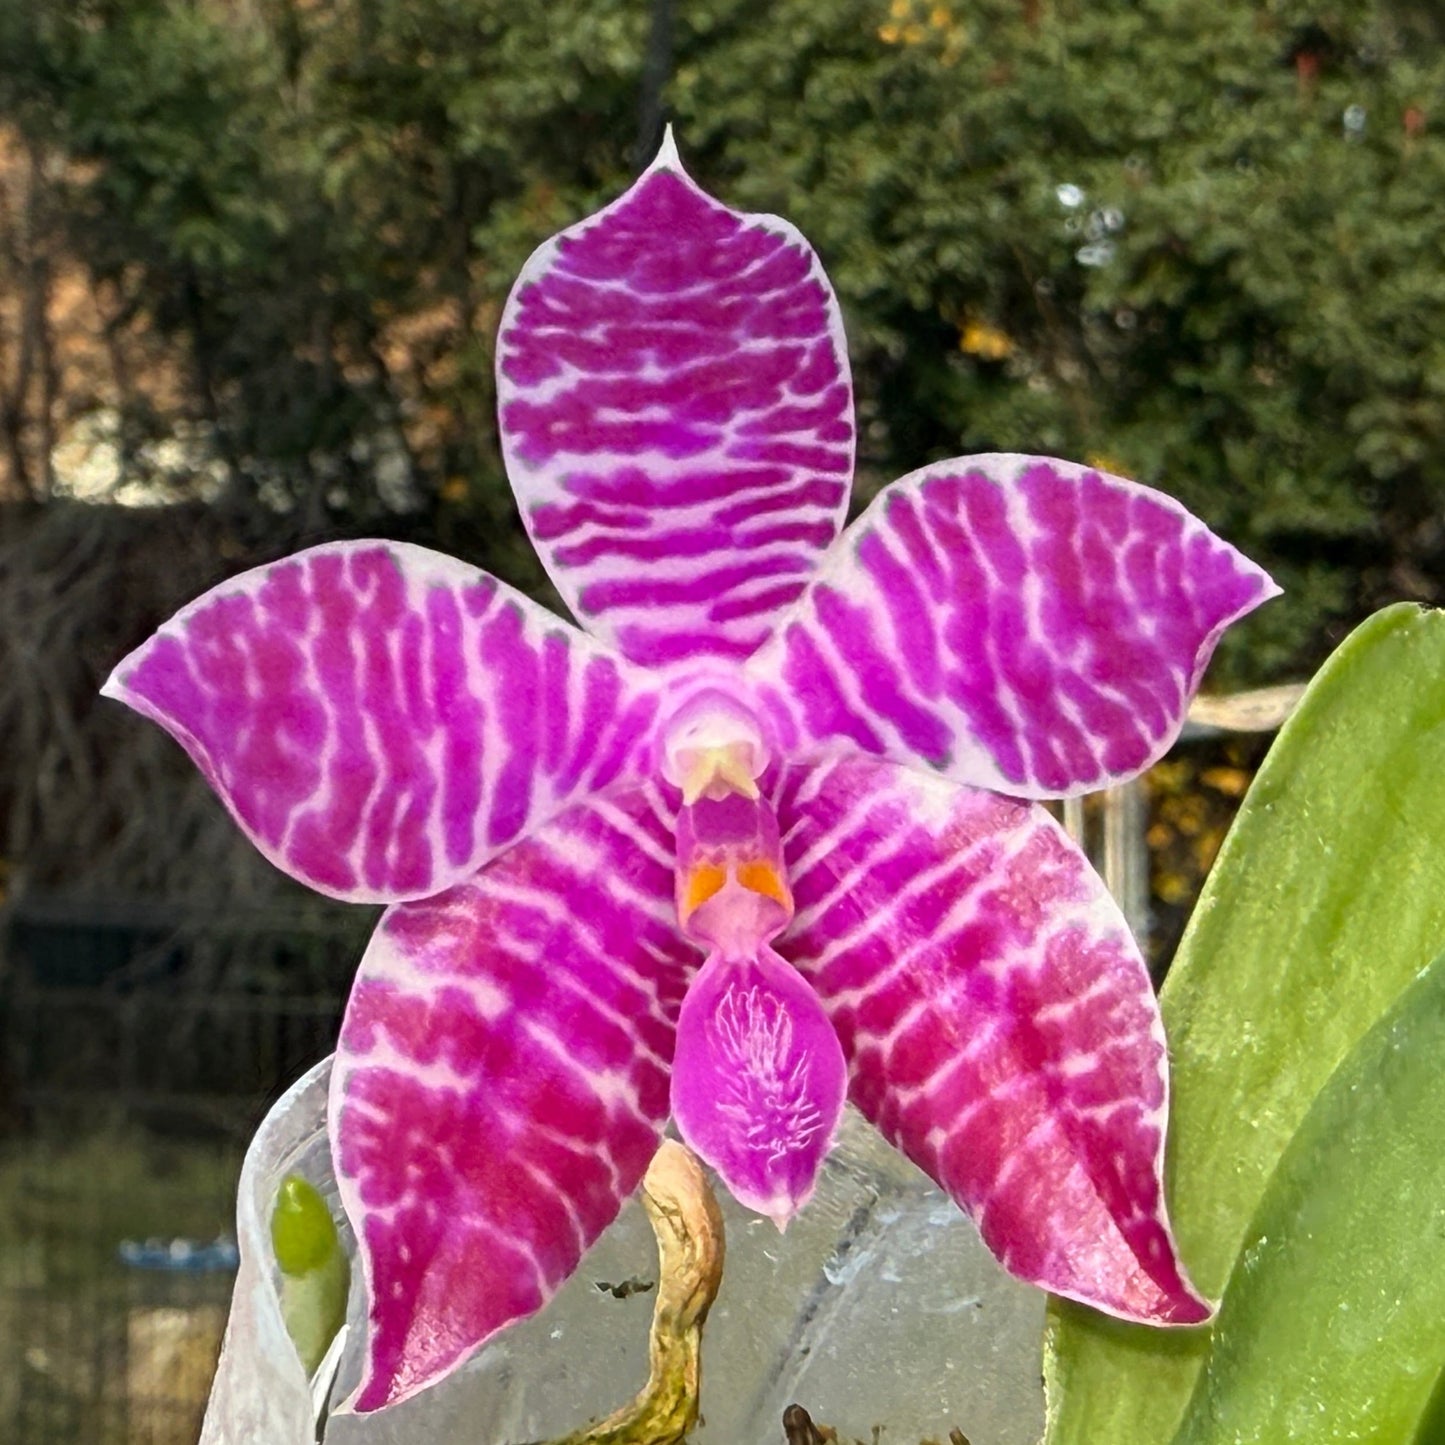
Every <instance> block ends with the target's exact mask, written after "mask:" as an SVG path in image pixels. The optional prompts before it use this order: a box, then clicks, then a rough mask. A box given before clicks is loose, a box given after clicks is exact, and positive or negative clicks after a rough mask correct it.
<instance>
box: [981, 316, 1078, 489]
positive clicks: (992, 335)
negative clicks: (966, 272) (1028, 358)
mask: <svg viewBox="0 0 1445 1445" xmlns="http://www.w3.org/2000/svg"><path fill="white" fill-rule="evenodd" d="M958 349H959V350H960V351H966V352H967V353H968V354H969V355H970V356H979V357H982V358H983V360H985V361H1002V360H1003V359H1004V357H1006V356H1008V355H1010V354H1011V353H1012V351H1013V349H1014V344H1013V338H1012V337H1010V336H1009V335H1008V333H1007V332H1004V331H1000V330H999V328H998V327H997V326H993V325H991V324H990V323H989V322H987V321H984V320H982V319H981V318H980V317H977V316H967V317H965V318H964V321H963V324H962V325H961V326H960V327H959V329H958ZM1090 465H1091V466H1092V465H1094V463H1093V460H1092V458H1091V459H1090Z"/></svg>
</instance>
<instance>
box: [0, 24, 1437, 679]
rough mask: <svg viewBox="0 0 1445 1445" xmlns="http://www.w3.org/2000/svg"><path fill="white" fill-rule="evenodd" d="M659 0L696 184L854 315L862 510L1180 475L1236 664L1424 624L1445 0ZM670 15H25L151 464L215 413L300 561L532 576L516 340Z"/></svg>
mask: <svg viewBox="0 0 1445 1445" xmlns="http://www.w3.org/2000/svg"><path fill="white" fill-rule="evenodd" d="M657 8H659V6H658V5H657V4H654V5H653V6H652V7H651V9H657ZM670 8H671V10H672V11H673V25H672V32H673V33H672V36H671V39H670V44H669V47H668V48H669V50H670V52H671V54H670V66H669V67H668V69H669V73H670V77H671V78H670V81H669V84H668V86H667V88H666V90H665V93H664V100H665V106H666V109H667V112H668V113H669V114H670V115H671V117H672V118H673V119H674V121H675V123H676V126H677V131H678V136H679V141H680V145H681V148H682V152H683V155H684V158H685V160H686V161H687V163H688V164H689V166H690V168H691V169H692V170H693V173H694V174H695V175H696V176H697V178H698V179H699V180H700V181H701V182H702V183H703V184H704V185H706V186H707V187H708V188H709V189H711V190H712V191H713V192H714V193H715V194H717V195H719V196H720V197H721V198H722V199H724V200H725V201H727V202H728V203H729V204H732V205H734V206H738V207H743V208H749V209H760V210H770V211H775V212H779V213H782V214H784V215H786V216H788V217H789V218H790V219H791V220H793V221H794V222H795V223H797V224H798V225H799V226H800V227H801V228H802V229H803V231H804V232H805V233H806V234H807V235H808V236H809V237H810V238H811V240H812V241H813V243H814V245H815V246H816V247H817V249H818V250H819V252H820V253H821V255H822V257H823V259H824V263H825V265H826V266H827V267H828V270H829V272H830V274H831V275H832V277H833V280H834V283H835V285H836V287H837V289H838V291H839V294H840V296H841V298H842V302H843V305H844V309H845V312H846V316H847V320H848V324H849V334H850V343H851V346H852V349H853V359H854V366H855V372H856V381H857V386H858V391H859V400H860V408H861V414H862V419H863V431H862V456H861V481H862V484H863V485H862V491H863V494H865V495H866V493H867V491H868V490H869V489H872V488H876V487H877V486H878V485H880V484H881V483H883V482H885V481H887V480H888V479H889V478H891V477H892V476H895V475H897V474H899V473H900V472H903V471H906V470H910V469H912V468H913V467H916V466H919V465H922V464H923V463H925V462H927V461H931V460H935V459H938V458H941V457H946V456H949V455H957V454H960V453H967V452H970V451H980V450H994V449H998V450H1029V451H1045V452H1051V453H1056V454H1061V455H1065V456H1070V457H1075V458H1088V459H1093V460H1096V461H1098V462H1100V463H1101V464H1105V465H1109V466H1112V467H1113V468H1114V469H1116V470H1119V471H1122V472H1123V473H1125V474H1127V475H1130V476H1133V477H1135V478H1137V479H1139V480H1141V481H1145V482H1148V483H1150V484H1152V485H1155V486H1159V487H1162V488H1164V489H1166V490H1168V491H1170V492H1172V493H1174V494H1175V495H1177V496H1178V497H1180V498H1181V499H1182V500H1183V501H1185V502H1186V503H1187V504H1188V505H1189V506H1191V507H1192V508H1194V509H1196V510H1197V511H1198V512H1199V513H1201V514H1202V515H1203V516H1204V517H1205V518H1206V519H1207V520H1208V521H1210V522H1211V523H1212V524H1213V525H1214V526H1215V527H1216V528H1217V529H1219V530H1221V531H1222V532H1223V533H1224V534H1225V535H1226V536H1228V537H1229V538H1230V539H1231V540H1233V541H1235V542H1236V543H1238V544H1239V545H1241V546H1242V547H1243V548H1244V549H1245V550H1246V551H1248V552H1249V553H1251V555H1253V556H1255V557H1256V558H1258V559H1259V560H1260V561H1262V562H1264V563H1265V564H1266V565H1267V566H1269V567H1270V568H1271V569H1273V570H1274V571H1275V572H1276V574H1277V576H1278V577H1279V579H1280V580H1281V582H1282V583H1283V584H1284V586H1285V588H1286V597H1285V599H1284V600H1283V601H1282V602H1279V603H1276V604H1274V605H1273V606H1271V607H1270V608H1268V609H1265V611H1264V613H1263V615H1261V616H1260V617H1258V618H1257V619H1253V620H1251V622H1250V623H1249V624H1248V625H1246V626H1244V627H1241V628H1239V629H1236V630H1235V632H1233V633H1231V636H1230V638H1229V639H1228V640H1227V643H1226V652H1225V655H1224V657H1223V658H1222V662H1223V665H1224V672H1223V674H1222V676H1221V680H1222V681H1227V682H1234V683H1238V682H1244V681H1258V680H1265V679H1269V678H1274V677H1279V676H1281V675H1284V674H1285V673H1289V672H1293V673H1296V674H1297V673H1299V672H1301V671H1303V670H1304V669H1305V668H1307V667H1309V666H1311V665H1313V664H1314V663H1315V662H1316V661H1317V660H1318V659H1319V658H1320V657H1322V656H1323V655H1324V653H1325V652H1327V651H1328V649H1329V647H1330V646H1331V645H1332V643H1333V642H1334V641H1335V640H1337V639H1338V637H1339V636H1341V635H1342V634H1343V632H1344V631H1345V630H1346V628H1347V626H1348V625H1349V624H1350V623H1351V622H1353V621H1354V620H1355V619H1357V618H1358V617H1360V616H1362V615H1363V614H1364V613H1366V612H1368V611H1370V610H1372V609H1373V608H1374V607H1375V606H1377V605H1379V604H1381V603H1382V602H1384V601H1388V600H1393V599H1397V598H1400V597H1414V598H1420V599H1424V600H1439V598H1440V595H1441V593H1442V590H1445V587H1442V578H1445V507H1442V502H1445V448H1442V440H1445V264H1442V262H1445V254H1442V239H1445V237H1442V227H1441V221H1440V204H1439V198H1440V196H1441V195H1442V193H1445V137H1442V127H1445V110H1442V108H1441V101H1440V97H1441V96H1442V94H1445V47H1442V45H1441V43H1440V41H1441V38H1442V34H1441V30H1442V22H1441V21H1440V20H1439V19H1438V18H1436V16H1437V12H1435V11H1434V10H1433V9H1432V8H1431V7H1428V6H1424V5H1416V6H1412V5H1409V4H1405V3H1400V4H1385V3H1380V0H1375V3H1366V0H1335V3H1330V0H1310V3H1305V0H1145V3H1138V0H1087V3H1086V0H1068V3H1050V0H971V3H969V4H967V5H966V6H965V5H962V4H959V3H957V0H939V3H937V4H929V3H914V0H892V3H891V5H890V0H772V3H768V4H763V3H761V0H676V3H675V4H674V5H672V6H671V7H670ZM651 24H652V15H651V13H650V8H649V6H648V5H647V4H646V3H644V0H577V3H574V4H569V5H567V6H560V5H548V6H542V5H533V6H517V5H512V4H502V3H499V0H243V3H222V0H209V3H208V0H27V3H25V4H23V5H17V4H12V5H8V6H4V7H0V122H4V123H6V124H7V125H8V127H9V128H10V129H11V130H13V132H14V134H16V135H18V136H20V137H22V138H24V141H25V143H26V144H27V145H28V146H29V147H31V148H32V152H36V151H38V152H39V153H41V154H42V155H43V157H44V158H45V165H44V166H43V167H42V168H41V169H40V171H39V172H38V174H43V175H44V176H45V177H46V178H47V184H48V186H49V196H50V201H49V205H48V208H47V210H46V212H45V215H46V218H47V220H46V224H47V226H48V227H49V228H50V230H49V237H50V242H51V244H53V246H55V247H56V248H59V249H60V250H62V251H63V252H64V253H65V254H66V255H68V256H73V257H74V258H77V260H78V262H79V264H80V265H81V266H82V267H83V268H84V270H85V273H86V274H87V275H88V276H89V277H90V278H91V279H92V281H93V282H94V284H95V285H97V286H98V287H100V288H102V290H103V291H104V293H105V294H106V295H107V296H109V297H110V298H112V299H111V312H110V315H111V318H112V320H111V323H110V324H112V325H113V326H114V327H115V328H116V334H117V335H119V334H121V333H123V332H127V328H129V332H128V333H127V334H133V333H136V332H137V331H142V330H143V331H144V333H145V335H146V336H147V337H148V338H149V339H150V340H151V341H152V342H157V341H158V342H159V343H160V344H161V345H162V347H163V348H164V349H163V351H162V352H161V353H160V355H161V358H162V359H161V361H160V362H157V361H156V360H155V356H156V354H157V353H155V352H154V351H152V352H149V353H147V354H148V356H150V357H151V360H150V361H149V362H148V365H149V366H150V367H151V368H152V369H154V368H155V367H156V366H157V365H169V366H171V367H172V368H173V371H174V377H173V378H172V384H171V385H170V386H169V387H166V388H157V387H154V386H147V385H146V384H145V383H146V377H145V375H144V374H143V373H142V374H139V375H137V376H135V377H132V378H130V384H129V385H125V384H122V385H120V386H119V387H118V390H117V395H116V398H115V399H114V400H113V402H112V408H113V412H114V415H115V416H116V417H117V418H118V420H117V421H116V423H115V425H116V428H117V430H118V440H119V444H120V446H121V449H122V452H123V455H124V458H125V463H126V466H127V467H128V468H129V469H130V471H131V472H132V473H137V472H145V471H146V469H147V468H150V470H151V472H152V473H153V474H154V475H153V478H152V479H153V481H154V483H155V484H156V485H157V486H168V487H172V488H175V489H176V490H178V491H182V492H183V491H184V490H185V476H184V475H183V474H181V473H183V472H184V469H181V472H180V473H178V470H177V469H176V468H175V467H174V466H172V467H171V468H170V470H168V471H167V470H166V469H165V468H162V467H160V466H159V465H158V464H157V463H156V462H155V460H154V458H155V456H156V455H157V453H156V449H155V445H154V444H155V442H156V441H157V439H160V438H164V437H165V436H167V435H169V434H171V433H173V432H174V431H175V430H176V428H177V427H178V426H185V427H189V428H190V430H189V431H188V432H187V433H186V434H187V435H188V436H191V437H192V438H197V437H198V438H200V445H202V446H204V448H205V449H206V450H207V453H208V455H209V456H211V457H212V458H213V460H214V463H215V471H216V473H217V474H219V475H220V476H221V477H222V478H223V479H224V491H223V499H222V504H223V505H224V506H226V507H230V508H232V509H237V510H240V511H247V510H249V512H250V513H252V514H253V515H256V516H259V517H262V518H266V517H271V518H276V519H279V518H289V519H290V521H289V522H288V523H282V522H280V521H278V522H277V525H278V526H287V525H289V526H290V527H292V528H293V530H295V531H296V532H297V533H298V534H300V535H302V536H306V537H315V536H318V535H321V534H323V533H333V532H335V531H337V530H346V529H348V528H356V527H367V526H370V527H376V528H385V527H387V526H390V525H392V523H390V522H389V521H388V518H389V517H390V516H392V515H394V514H395V513H397V512H398V511H402V512H405V511H408V510H409V511H411V512H412V513H414V514H416V515H419V516H421V517H423V518H424V519H425V521H424V525H423V528H422V530H423V531H424V532H425V533H426V535H427V536H428V537H430V538H434V539H435V540H438V541H440V542H441V543H443V544H444V545H450V546H452V547H453V548H454V549H456V550H459V551H462V552H464V553H466V554H468V555H470V556H471V557H472V558H473V559H474V560H476V561H478V562H480V563H482V564H484V565H488V566H491V567H493V568H495V569H497V570H499V571H502V572H503V573H505V574H507V575H509V576H510V577H512V578H513V579H514V580H517V581H519V582H521V583H522V584H523V585H531V586H533V587H536V586H539V585H540V582H541V579H540V575H539V573H538V571H537V569H536V567H535V564H534V563H533V562H531V561H530V559H529V558H528V555H527V550H526V548H525V544H524V543H523V542H522V541H521V539H520V535H519V533H518V531H517V528H516V524H515V519H514V517H513V515H512V512H511V504H510V499H509V497H508V495H507V492H506V489H505V484H504V479H503V478H502V475H501V468H500V460H499V456H498V451H497V446H496V436H495V421H494V418H493V409H492V395H491V379H490V368H491V350H492V344H493V332H494V328H495V324H496V320H497V316H498V314H499V310H500V306H501V303H502V301H503V299H504V297H505V295H506V292H507V289H508V287H509V286H510V284H511V280H512V278H513V276H514V275H515V273H516V271H517V269H518V267H519V266H520V264H521V262H522V261H523V260H524V258H525V257H526V255H527V253H528V252H529V251H530V250H531V249H532V247H534V246H535V245H536V244H538V243H539V242H540V241H542V240H543V239H544V238H545V237H546V236H547V235H549V234H550V233H551V232H553V231H555V230H556V229H558V228H560V227H561V226H563V225H566V224H568V223H570V222H572V221H574V220H576V219H578V218H579V217H581V216H582V215H584V214H585V213H586V212H588V211H589V210H591V209H593V208H595V207H596V206H597V205H598V204H600V203H601V202H603V201H604V200H606V199H608V198H610V197H611V196H613V195H615V194H616V193H617V191H618V190H619V189H620V188H621V187H623V186H624V185H625V184H626V182H627V180H628V179H629V177H630V175H631V174H633V173H634V172H635V169H636V167H637V165H638V163H639V160H640V159H641V157H640V155H639V150H640V148H641V147H640V143H639V139H638V136H639V129H640V128H641V129H642V130H644V131H646V129H647V121H646V118H645V111H641V112H640V108H641V107H643V104H644V102H643V98H642V95H643V90H644V85H643V73H644V66H645V64H646V61H647V57H648V53H649V45H650V43H651V42H650V40H649V37H650V35H651V34H652V30H651ZM654 49H655V46H654ZM653 59H654V62H656V61H657V60H658V59H659V56H658V55H657V54H654V56H653ZM1432 107H1433V109H1432ZM640 113H641V115H642V117H643V118H641V119H640ZM1060 187H1074V188H1076V192H1069V191H1067V190H1066V191H1063V192H1061V190H1060ZM1076 198H1077V203H1076V204H1067V203H1066V202H1067V201H1071V200H1075V199H1076ZM162 393H164V395H163V397H162V399H161V400H158V399H157V398H158V396H162ZM381 477H389V478H390V479H391V481H390V483H389V487H390V490H388V486H383V485H380V484H379V482H378V478H381Z"/></svg>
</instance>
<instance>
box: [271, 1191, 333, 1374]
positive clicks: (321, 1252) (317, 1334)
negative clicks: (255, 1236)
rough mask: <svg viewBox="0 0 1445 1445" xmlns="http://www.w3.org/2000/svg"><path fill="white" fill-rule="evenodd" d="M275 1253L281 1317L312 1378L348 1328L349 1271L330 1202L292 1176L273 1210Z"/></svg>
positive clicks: (277, 1197) (272, 1244)
mask: <svg viewBox="0 0 1445 1445" xmlns="http://www.w3.org/2000/svg"><path fill="white" fill-rule="evenodd" d="M271 1248H272V1250H273V1251H274V1252H275V1255H276V1264H277V1266H278V1267H279V1268H280V1271H281V1315H282V1318H283V1319H284V1320H285V1321H286V1331H287V1333H288V1334H289V1335H290V1336H291V1341H292V1343H293V1344H294V1345H295V1346H296V1353H297V1354H299V1355H300V1356H301V1363H302V1364H303V1365H304V1366H305V1367H306V1373H307V1374H308V1375H310V1374H314V1373H315V1370H316V1367H317V1366H318V1365H319V1364H320V1363H321V1360H322V1357H323V1356H324V1355H325V1354H326V1351H327V1348H328V1346H329V1345H330V1344H331V1341H332V1340H333V1339H335V1338H336V1332H337V1331H338V1330H339V1329H340V1328H341V1326H342V1325H343V1324H344V1323H345V1322H346V1295H347V1291H348V1289H349V1288H350V1284H351V1268H350V1265H349V1264H348V1263H347V1259H346V1252H345V1250H343V1249H342V1247H341V1240H340V1237H339V1236H338V1235H337V1233H336V1225H335V1223H334V1222H333V1220H332V1218H331V1211H330V1210H329V1209H328V1208H327V1207H326V1201H325V1200H324V1199H323V1198H322V1197H321V1195H320V1194H319V1193H318V1192H317V1190H316V1188H315V1186H314V1185H312V1184H310V1183H309V1182H308V1181H307V1180H305V1179H303V1178H302V1177H301V1176H300V1175H299V1174H288V1175H287V1176H286V1177H285V1178H284V1179H283V1180H282V1181H281V1187H280V1188H279V1189H278V1190H277V1191H276V1203H275V1205H274V1206H273V1207H272V1210H271Z"/></svg>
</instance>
